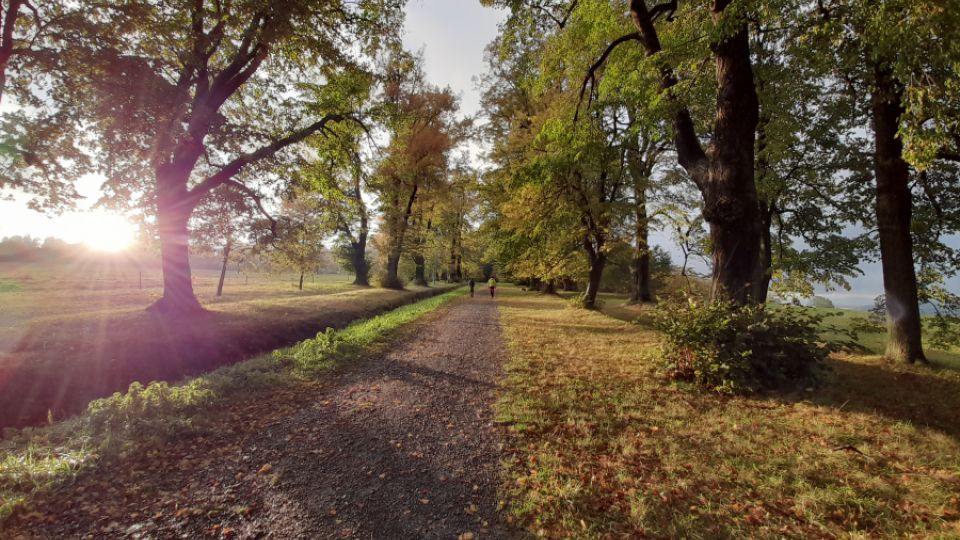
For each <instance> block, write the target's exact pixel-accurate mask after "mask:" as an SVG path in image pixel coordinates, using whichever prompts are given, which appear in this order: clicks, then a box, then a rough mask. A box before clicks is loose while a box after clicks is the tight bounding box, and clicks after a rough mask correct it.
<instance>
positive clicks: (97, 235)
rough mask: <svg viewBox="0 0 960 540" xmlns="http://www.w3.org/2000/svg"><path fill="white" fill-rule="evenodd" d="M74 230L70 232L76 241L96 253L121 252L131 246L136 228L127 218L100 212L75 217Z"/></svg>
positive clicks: (135, 235)
mask: <svg viewBox="0 0 960 540" xmlns="http://www.w3.org/2000/svg"><path fill="white" fill-rule="evenodd" d="M75 226H76V229H75V230H74V231H71V232H72V233H73V234H74V235H75V236H76V237H77V239H78V240H80V241H81V242H83V243H84V244H86V245H87V247H89V248H90V249H95V250H97V251H108V252H117V251H123V250H125V249H127V248H128V247H130V245H131V244H133V242H134V240H135V239H136V237H137V228H136V226H135V225H134V224H132V223H130V222H129V221H128V220H127V218H125V217H123V216H118V215H116V214H109V213H106V212H102V211H93V212H88V213H84V214H81V215H79V216H77V220H76V223H75Z"/></svg>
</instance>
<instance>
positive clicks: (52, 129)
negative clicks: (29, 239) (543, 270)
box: [0, 0, 111, 211]
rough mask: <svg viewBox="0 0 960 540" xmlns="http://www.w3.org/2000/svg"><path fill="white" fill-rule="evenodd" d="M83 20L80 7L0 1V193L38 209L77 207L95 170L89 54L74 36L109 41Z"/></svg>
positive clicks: (54, 0) (97, 27)
mask: <svg viewBox="0 0 960 540" xmlns="http://www.w3.org/2000/svg"><path fill="white" fill-rule="evenodd" d="M86 15H87V14H86V12H85V10H84V6H82V5H80V4H79V3H75V2H63V1H59V0H50V1H44V2H29V1H26V0H7V1H6V2H2V3H0V103H2V105H3V112H2V113H0V192H2V193H0V194H2V195H4V196H6V195H9V194H17V195H23V194H26V195H28V196H31V199H29V200H28V202H27V204H28V206H29V207H30V208H32V209H34V210H38V211H46V210H52V211H60V210H63V209H64V208H69V207H72V206H73V205H74V204H75V203H76V201H77V200H78V199H79V198H80V195H79V194H78V193H77V191H76V188H75V185H74V181H75V179H77V178H79V177H81V176H83V175H84V174H86V173H88V172H89V171H90V170H91V162H90V159H89V156H88V154H87V152H86V147H88V146H89V141H86V140H84V139H85V134H84V133H82V130H81V127H82V125H83V122H82V115H81V113H80V110H79V108H80V106H81V102H82V99H80V98H79V97H78V96H79V95H80V94H81V93H82V92H81V87H82V83H81V82H80V81H79V77H77V76H76V75H77V73H78V71H80V70H81V69H84V66H83V64H82V61H80V59H83V58H86V50H85V48H84V47H81V46H79V45H78V44H77V43H75V42H72V41H70V38H71V37H72V36H76V35H80V34H86V35H90V36H96V40H97V41H98V42H99V43H101V44H108V43H110V42H111V40H110V38H109V37H108V33H107V32H103V31H102V30H103V28H102V27H100V25H99V24H97V22H96V21H92V20H90V19H89V18H88V17H87V16H86Z"/></svg>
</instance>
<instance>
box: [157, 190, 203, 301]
mask: <svg viewBox="0 0 960 540" xmlns="http://www.w3.org/2000/svg"><path fill="white" fill-rule="evenodd" d="M179 176H180V175H177V174H175V173H165V172H158V174H157V184H158V190H157V191H158V193H157V229H158V231H157V232H158V235H159V237H160V261H161V269H162V271H163V296H162V297H161V298H160V299H159V300H157V301H156V302H154V303H153V305H151V306H150V307H149V308H148V309H150V310H151V311H157V312H163V313H177V314H189V313H196V312H199V311H202V310H203V308H202V307H201V306H200V302H198V301H197V297H196V295H195V294H194V292H193V281H192V276H191V272H190V257H189V240H190V234H189V231H188V228H187V224H188V222H189V220H190V213H191V212H192V210H193V206H192V205H191V204H190V202H189V196H188V193H187V190H186V181H185V180H183V181H180V179H179V178H178V177H179ZM184 178H185V176H184Z"/></svg>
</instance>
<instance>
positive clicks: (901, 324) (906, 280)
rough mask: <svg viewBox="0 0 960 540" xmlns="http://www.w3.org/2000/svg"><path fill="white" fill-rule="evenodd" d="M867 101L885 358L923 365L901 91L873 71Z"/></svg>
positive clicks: (885, 74)
mask: <svg viewBox="0 0 960 540" xmlns="http://www.w3.org/2000/svg"><path fill="white" fill-rule="evenodd" d="M874 75H875V81H874V82H875V85H874V91H873V95H872V96H871V107H872V110H873V131H874V139H875V144H876V147H875V150H874V171H875V174H876V177H877V204H876V207H877V228H878V229H879V232H880V260H881V266H882V267H883V289H884V293H885V294H886V303H887V334H888V335H887V350H886V357H887V358H889V359H891V360H895V361H899V362H909V363H913V362H926V361H927V360H926V356H925V355H924V354H923V344H922V343H921V325H920V306H919V302H918V299H917V275H916V271H915V269H914V266H913V239H912V238H911V236H910V221H911V214H912V201H911V195H910V169H909V166H908V165H907V162H906V161H904V159H903V143H902V142H901V141H900V138H899V137H898V136H897V131H898V129H899V127H900V115H901V114H902V113H903V103H902V98H903V89H902V86H901V85H900V83H899V82H898V81H896V80H895V79H894V78H893V76H892V74H891V72H890V70H889V69H887V68H884V67H879V66H877V67H876V68H875V71H874Z"/></svg>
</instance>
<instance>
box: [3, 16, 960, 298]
mask: <svg viewBox="0 0 960 540" xmlns="http://www.w3.org/2000/svg"><path fill="white" fill-rule="evenodd" d="M505 16H506V14H505V12H504V11H499V10H494V9H490V8H485V7H482V6H481V5H480V2H479V0H409V2H408V4H407V17H406V24H405V30H404V38H403V41H404V45H405V46H406V48H407V49H409V50H414V51H420V50H422V51H423V53H424V60H425V64H426V66H425V68H426V69H425V71H426V73H427V76H428V78H429V79H430V81H431V82H432V83H434V84H436V85H438V86H441V87H445V86H449V87H450V88H451V89H453V91H454V92H455V93H456V94H458V95H459V96H460V98H461V111H462V113H463V114H464V115H475V114H477V113H478V112H482V111H480V110H479V109H480V92H479V91H478V90H477V87H476V78H477V77H478V76H479V75H480V74H482V73H483V72H484V71H486V64H485V62H484V59H483V57H484V48H485V47H486V46H487V44H488V43H490V41H492V40H493V38H494V37H495V36H496V33H497V26H498V24H499V23H500V22H501V21H502V20H503V19H504V18H505ZM471 154H472V155H474V156H476V155H477V149H476V148H474V149H472V151H471ZM99 183H100V180H99V179H98V178H97V177H93V176H89V177H85V178H82V179H81V180H80V181H79V182H78V191H79V192H80V193H81V194H82V195H85V196H86V197H87V199H85V200H84V201H83V202H82V203H81V205H80V208H81V209H87V208H89V207H90V206H92V204H93V203H95V202H96V198H97V196H98V194H99ZM0 217H2V218H0V238H3V237H5V236H13V235H26V234H29V235H32V236H35V237H41V238H44V237H47V236H57V237H60V238H63V239H64V240H67V241H70V242H78V241H81V240H82V238H78V237H77V236H78V235H79V234H81V233H80V231H82V227H79V226H78V223H79V222H81V221H82V217H80V216H78V215H77V213H75V212H70V213H65V214H63V215H60V216H46V215H44V214H40V213H37V212H34V211H31V210H28V209H27V208H26V207H25V205H24V203H23V200H22V199H19V200H15V201H0ZM651 242H652V243H653V244H656V245H660V246H662V247H664V248H666V249H667V250H668V251H670V252H671V255H672V256H673V259H674V262H678V261H679V260H680V259H681V255H680V251H679V249H678V248H676V247H675V246H674V245H673V242H672V241H671V240H670V238H669V236H668V235H667V234H666V233H664V232H659V231H655V232H653V234H652V235H651ZM958 242H960V240H958ZM693 267H694V268H695V269H699V270H701V271H703V270H704V267H703V265H702V263H699V264H698V263H694V265H693ZM698 267H699V268H698ZM861 268H862V270H864V272H865V275H864V276H863V277H860V278H857V279H854V280H852V281H851V285H852V286H853V288H852V290H851V291H832V292H827V291H824V290H823V289H822V288H820V289H819V290H818V292H820V293H823V294H824V296H827V297H829V298H831V299H832V300H833V301H834V303H835V304H836V305H837V306H838V307H863V306H867V305H870V304H872V302H873V298H874V297H875V296H877V295H879V294H881V293H882V292H883V285H882V278H881V275H880V266H879V264H878V263H864V264H863V265H862V266H861ZM950 289H951V290H953V291H955V292H957V291H960V278H957V279H954V280H951V283H950Z"/></svg>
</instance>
